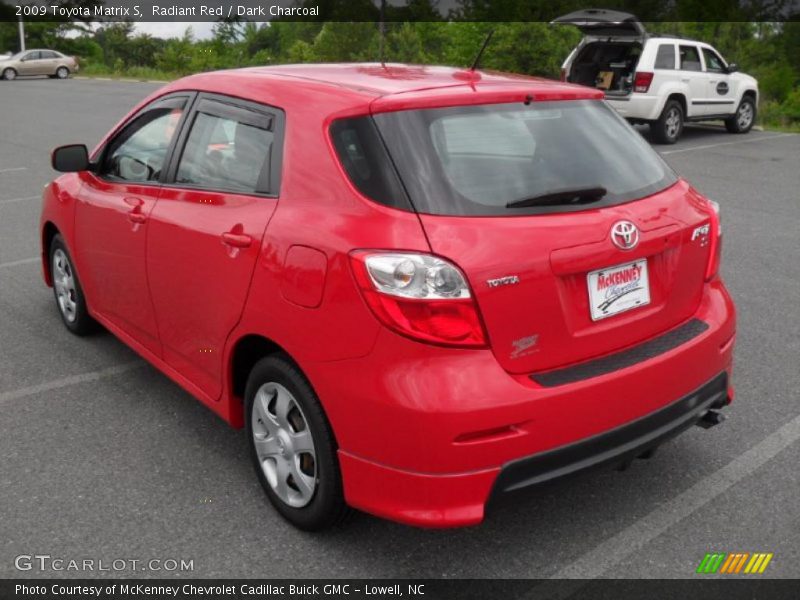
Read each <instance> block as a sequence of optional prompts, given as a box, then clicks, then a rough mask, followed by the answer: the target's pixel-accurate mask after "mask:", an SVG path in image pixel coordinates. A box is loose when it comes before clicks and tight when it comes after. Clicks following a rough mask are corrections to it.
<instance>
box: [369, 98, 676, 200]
mask: <svg viewBox="0 0 800 600" xmlns="http://www.w3.org/2000/svg"><path fill="white" fill-rule="evenodd" d="M374 120H375V123H376V124H377V126H378V130H379V131H380V134H381V137H382V139H383V140H384V142H385V144H386V147H387V148H388V150H389V154H390V156H391V158H392V160H393V161H394V164H395V165H396V167H397V170H398V172H399V174H400V178H401V181H402V183H403V185H404V187H405V189H406V190H407V192H408V195H409V198H410V200H411V203H412V204H413V206H414V207H415V208H416V209H417V210H418V211H419V212H422V213H429V214H439V215H474V216H479V215H486V216H489V215H503V216H514V215H521V214H537V213H548V212H569V211H576V210H587V209H592V208H599V207H602V206H610V205H614V204H619V203H622V202H627V201H631V200H636V199H639V198H642V197H644V196H647V195H650V194H653V193H656V192H658V191H660V190H662V189H665V188H666V187H668V186H669V185H672V184H673V183H674V182H675V181H676V177H675V174H674V173H673V172H672V170H671V169H669V167H667V166H666V164H665V163H664V162H663V161H662V160H661V158H660V157H659V156H658V155H657V154H656V153H655V152H654V151H653V149H652V148H650V146H649V145H648V144H647V142H646V141H645V140H644V139H643V138H642V137H641V135H639V134H638V133H637V132H636V131H635V130H633V129H632V128H631V127H630V126H629V125H628V124H627V123H625V121H624V120H623V119H622V118H621V117H620V116H619V115H617V114H616V113H615V112H614V110H613V109H611V108H610V107H609V106H608V105H607V104H606V103H605V102H601V101H596V100H572V101H558V102H534V103H532V104H531V105H530V106H525V105H523V104H522V103H518V104H516V103H515V104H495V105H479V106H459V107H453V108H442V109H429V110H407V111H397V112H389V113H383V114H379V115H376V116H375V117H374ZM585 188H591V189H596V188H605V190H606V194H605V196H604V197H603V198H602V200H600V201H598V202H595V203H591V204H577V203H576V204H559V205H557V206H556V205H550V206H546V205H545V206H525V207H519V206H516V207H508V206H507V205H508V204H509V203H515V202H517V201H520V200H528V199H531V198H535V197H541V196H544V195H548V194H553V193H557V192H561V191H564V190H575V189H585Z"/></svg>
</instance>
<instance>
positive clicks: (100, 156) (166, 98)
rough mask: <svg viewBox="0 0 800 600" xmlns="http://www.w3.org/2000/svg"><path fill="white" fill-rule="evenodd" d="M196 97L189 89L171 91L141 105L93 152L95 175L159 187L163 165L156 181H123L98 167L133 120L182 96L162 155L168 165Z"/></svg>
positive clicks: (133, 183) (163, 171)
mask: <svg viewBox="0 0 800 600" xmlns="http://www.w3.org/2000/svg"><path fill="white" fill-rule="evenodd" d="M196 97H197V92H191V91H181V92H173V93H170V94H165V95H163V96H159V97H158V98H155V99H154V100H153V101H152V102H150V103H149V104H147V105H146V106H143V107H142V108H141V109H140V110H137V111H136V113H134V114H133V115H131V117H130V119H127V120H126V121H125V122H124V123H123V124H121V125H120V126H119V127H118V128H117V129H116V130H115V131H114V133H113V134H112V135H111V136H109V138H108V140H106V142H105V143H104V144H103V146H102V147H101V148H100V149H99V150H98V151H97V152H96V153H95V155H94V157H93V159H92V165H93V166H94V173H95V175H96V176H97V177H98V178H99V179H102V180H103V181H106V182H108V183H116V184H123V185H124V184H128V185H143V186H150V187H161V186H162V185H163V184H164V180H165V177H166V174H167V173H166V172H167V169H165V168H163V166H162V169H161V176H160V177H159V178H158V180H156V181H125V180H120V179H114V178H111V177H107V176H105V175H104V174H103V173H101V172H100V169H101V168H102V165H103V163H105V160H106V154H107V152H108V149H109V148H110V147H111V146H113V145H114V141H115V140H117V138H119V136H121V135H123V134H124V133H125V131H126V130H127V129H128V127H130V126H131V125H132V124H133V123H134V122H135V121H137V120H138V119H139V117H141V116H143V115H144V114H146V113H148V112H150V111H151V110H155V109H158V108H159V106H160V105H162V104H165V103H167V102H172V101H174V100H179V99H181V98H183V99H185V103H184V105H183V113H182V114H181V118H180V119H179V121H178V124H177V126H176V127H175V135H173V136H172V141H171V142H170V144H169V146H168V147H167V152H166V155H165V156H164V164H165V165H167V166H169V165H170V163H171V157H172V155H173V153H174V150H175V146H176V144H177V141H178V139H179V137H180V135H181V133H182V131H183V129H184V126H185V123H186V117H187V115H188V114H189V112H190V110H191V108H192V106H193V104H194V103H195V100H196Z"/></svg>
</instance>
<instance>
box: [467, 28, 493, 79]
mask: <svg viewBox="0 0 800 600" xmlns="http://www.w3.org/2000/svg"><path fill="white" fill-rule="evenodd" d="M493 34H494V29H490V30H489V35H487V36H486V39H485V40H483V46H481V49H480V50H479V51H478V56H476V57H475V60H474V61H473V62H472V66H471V67H470V68H469V70H470V71H474V70H475V69H477V68H478V63H480V62H481V57H482V56H483V51H484V50H486V46H488V45H489V40H491V39H492V35H493Z"/></svg>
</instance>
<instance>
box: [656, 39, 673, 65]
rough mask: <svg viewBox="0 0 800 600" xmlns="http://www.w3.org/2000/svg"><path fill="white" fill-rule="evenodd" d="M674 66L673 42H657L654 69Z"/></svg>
mask: <svg viewBox="0 0 800 600" xmlns="http://www.w3.org/2000/svg"><path fill="white" fill-rule="evenodd" d="M674 68H675V44H659V46H658V52H657V53H656V69H674Z"/></svg>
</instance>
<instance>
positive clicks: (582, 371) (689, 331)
mask: <svg viewBox="0 0 800 600" xmlns="http://www.w3.org/2000/svg"><path fill="white" fill-rule="evenodd" d="M706 329H708V323H706V322H704V321H701V320H700V319H692V320H690V321H687V322H686V323H684V324H683V325H681V326H680V327H676V328H675V329H671V330H670V331H667V332H666V333H663V334H661V335H659V336H658V337H656V338H653V339H652V340H649V341H647V342H645V343H644V344H639V345H638V346H634V347H632V348H628V349H627V350H623V351H622V352H617V353H616V354H610V355H608V356H603V357H602V358H597V359H595V360H590V361H588V362H585V363H581V364H579V365H575V366H572V367H565V368H563V369H557V370H555V371H548V372H547V373H536V374H534V375H531V379H533V380H534V381H535V382H536V383H538V384H539V385H543V386H545V387H553V386H556V385H564V384H565V383H575V382H576V381H582V380H584V379H589V378H591V377H597V376H599V375H605V374H607V373H612V372H613V371H618V370H619V369H624V368H626V367H630V366H632V365H635V364H636V363H640V362H642V361H644V360H648V359H651V358H655V357H656V356H658V355H659V354H664V353H665V352H668V351H669V350H672V349H673V348H677V347H678V346H680V345H682V344H685V343H686V342H688V341H689V340H691V339H693V338H696V337H697V336H698V335H700V334H701V333H703V332H704V331H705V330H706Z"/></svg>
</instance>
